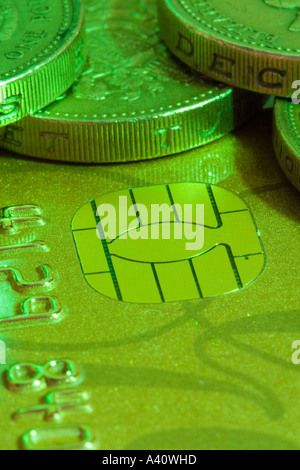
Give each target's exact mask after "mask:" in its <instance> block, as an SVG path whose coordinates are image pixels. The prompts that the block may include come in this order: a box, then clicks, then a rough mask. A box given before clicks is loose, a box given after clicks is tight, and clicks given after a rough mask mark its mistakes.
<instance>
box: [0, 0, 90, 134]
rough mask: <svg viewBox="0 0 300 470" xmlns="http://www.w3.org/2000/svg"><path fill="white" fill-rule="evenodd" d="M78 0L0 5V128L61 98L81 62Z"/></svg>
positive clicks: (4, 1) (2, 0)
mask: <svg viewBox="0 0 300 470" xmlns="http://www.w3.org/2000/svg"><path fill="white" fill-rule="evenodd" d="M83 25H84V11H83V4H82V1H81V0H51V1H49V0H40V1H30V2H25V3H24V1H23V0H0V48H1V55H0V127H2V126H5V125H7V124H9V123H12V122H14V121H17V120H19V119H21V118H22V117H24V116H27V115H29V114H31V113H34V112H36V111H38V110H39V109H41V108H42V107H44V106H46V105H47V104H49V103H51V102H52V101H54V100H55V99H56V98H57V97H58V96H59V95H61V94H62V93H64V92H65V91H66V90H67V89H68V88H69V87H70V86H71V85H72V84H73V83H74V81H75V79H76V78H77V77H78V75H79V74H80V72H81V71H82V68H83V65H84V61H85V47H84V43H83V34H84V27H83Z"/></svg>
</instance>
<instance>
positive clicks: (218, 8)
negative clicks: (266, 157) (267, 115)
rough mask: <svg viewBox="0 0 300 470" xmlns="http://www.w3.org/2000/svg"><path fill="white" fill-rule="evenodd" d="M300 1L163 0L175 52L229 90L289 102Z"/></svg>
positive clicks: (165, 28) (299, 55) (298, 63)
mask: <svg viewBox="0 0 300 470" xmlns="http://www.w3.org/2000/svg"><path fill="white" fill-rule="evenodd" d="M299 8H300V2H299V1H298V0H291V1H290V0H253V1H251V2H247V3H245V2H240V1H239V0H230V1H227V2H219V1H218V0H209V1H208V0H202V1H200V2H199V1H198V0H159V17H160V26H161V30H162V35H163V37H164V39H165V42H166V44H167V45H168V47H169V48H170V49H171V51H172V52H173V53H174V54H175V55H177V57H179V58H180V59H181V60H182V61H183V62H185V63H186V64H188V65H190V66H191V67H193V68H194V69H196V70H198V71H200V72H202V73H204V74H205V75H206V76H208V77H211V78H214V79H217V80H221V81H222V82H224V83H227V84H229V85H235V86H238V87H240V88H244V89H248V90H253V91H257V92H260V93H266V94H274V95H277V96H281V97H289V96H291V94H292V83H293V82H294V81H295V80H296V79H297V78H298V75H299V67H300V47H299V39H300V10H299Z"/></svg>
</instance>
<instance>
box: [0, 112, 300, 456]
mask: <svg viewBox="0 0 300 470" xmlns="http://www.w3.org/2000/svg"><path fill="white" fill-rule="evenodd" d="M271 114H272V113H271V111H270V110H265V111H263V112H262V113H261V114H260V116H259V117H258V118H256V119H255V120H253V121H252V122H250V123H249V124H248V125H247V126H245V127H243V128H242V129H240V130H239V131H237V132H235V133H234V134H232V135H230V136H227V137H225V138H223V139H221V140H219V141H218V142H215V143H213V144H210V145H207V146H206V147H203V148H200V149H196V150H193V151H190V152H186V153H184V154H181V155H179V156H176V157H167V158H164V159H162V160H157V161H148V162H139V163H132V164H119V165H114V166H109V165H108V166H104V165H102V166H96V165H91V166H80V165H71V164H69V165H67V164H56V163H51V162H46V161H43V162H41V161H38V160H31V159H26V158H20V157H17V156H16V155H14V154H10V153H9V152H7V151H4V150H2V151H1V160H0V162H1V176H0V178H1V208H2V209H1V214H0V299H1V309H0V332H1V334H0V339H1V343H0V363H1V364H2V365H1V366H0V372H1V393H0V397H1V403H2V408H1V422H0V433H1V434H0V435H1V440H0V442H1V444H0V446H1V448H2V449H31V450H33V449H112V450H113V449H152V450H153V449H155V450H157V449H172V450H174V449H188V450H191V449H258V448H259V449H298V448H300V426H299V422H300V409H299V406H298V394H297V392H298V384H299V374H300V364H299V363H300V360H298V353H297V347H298V349H299V345H300V341H299V340H300V326H299V313H300V309H299V241H300V233H299V224H300V212H299V193H298V192H297V191H296V189H295V188H293V186H292V185H291V184H290V183H289V182H288V181H287V179H286V178H285V176H284V174H283V173H282V171H281V170H280V168H279V166H278V163H277V161H276V158H275V156H274V151H273V147H272V116H271ZM120 197H121V198H123V199H121V200H122V204H123V205H122V206H120ZM162 204H165V206H168V207H171V208H172V210H171V211H169V213H168V212H167V211H166V212H165V213H163V212H161V213H156V215H153V217H152V218H151V220H150V219H149V218H147V211H146V209H147V210H148V215H149V213H150V211H151V209H152V208H153V205H162ZM185 204H186V205H187V206H188V205H190V206H192V207H195V206H196V205H197V204H199V207H202V209H203V210H204V214H202V215H203V217H204V219H203V223H198V222H197V221H198V219H197V221H196V219H195V217H196V215H195V214H194V213H192V212H190V213H189V212H186V213H183V214H181V213H179V212H178V211H179V209H180V207H183V206H184V205H185ZM100 207H102V209H103V213H102V214H101V210H100ZM105 209H106V212H105ZM125 209H126V210H125ZM109 210H112V212H113V211H114V210H115V219H116V224H115V226H114V227H113V229H114V230H112V231H111V232H109V233H108V232H107V231H106V229H105V220H104V219H105V217H106V216H107V214H108V211H109ZM199 211H200V209H199ZM199 213H200V212H199ZM120 214H121V215H120ZM124 214H126V215H127V216H128V217H127V218H126V220H125V219H124V218H123V219H122V215H124ZM191 227H193V230H194V231H192V229H191ZM106 228H107V227H106ZM167 228H168V229H169V230H171V235H170V237H169V238H168V237H166V239H163V237H162V236H161V234H160V235H159V236H157V237H156V238H155V237H152V238H151V237H149V231H151V230H152V229H153V230H154V232H151V233H156V234H158V232H159V229H161V230H163V229H167ZM179 228H181V229H184V230H183V232H184V236H183V237H182V238H180V237H178V238H176V236H175V235H174V233H173V232H172V230H173V229H174V230H175V229H179ZM155 230H157V231H155ZM197 230H198V231H197ZM197 234H198V235H199V238H198V239H196V238H197V237H196V235H197ZM192 235H194V239H192ZM196 242H197V243H196ZM198 242H199V243H198ZM188 244H189V245H188ZM188 246H189V248H187V247H188ZM297 341H299V343H297ZM299 358H300V354H299ZM298 364H299V365H298Z"/></svg>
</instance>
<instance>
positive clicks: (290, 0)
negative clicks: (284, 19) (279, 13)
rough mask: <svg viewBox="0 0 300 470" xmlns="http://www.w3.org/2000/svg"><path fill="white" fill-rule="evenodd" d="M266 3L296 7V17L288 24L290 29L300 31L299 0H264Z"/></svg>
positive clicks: (276, 6)
mask: <svg viewBox="0 0 300 470" xmlns="http://www.w3.org/2000/svg"><path fill="white" fill-rule="evenodd" d="M265 2H266V4H267V5H270V6H271V7H275V8H293V9H297V10H298V11H297V17H296V19H295V20H294V21H293V22H292V24H291V26H290V28H289V29H290V31H297V32H300V10H299V8H300V1H299V0H297V1H296V0H265Z"/></svg>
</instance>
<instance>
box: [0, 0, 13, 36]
mask: <svg viewBox="0 0 300 470" xmlns="http://www.w3.org/2000/svg"><path fill="white" fill-rule="evenodd" d="M16 25H17V10H16V8H15V6H14V5H13V4H12V2H11V0H1V1H0V41H4V40H7V39H9V38H10V37H11V35H12V34H13V32H14V31H15V29H16Z"/></svg>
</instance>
